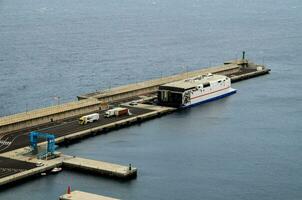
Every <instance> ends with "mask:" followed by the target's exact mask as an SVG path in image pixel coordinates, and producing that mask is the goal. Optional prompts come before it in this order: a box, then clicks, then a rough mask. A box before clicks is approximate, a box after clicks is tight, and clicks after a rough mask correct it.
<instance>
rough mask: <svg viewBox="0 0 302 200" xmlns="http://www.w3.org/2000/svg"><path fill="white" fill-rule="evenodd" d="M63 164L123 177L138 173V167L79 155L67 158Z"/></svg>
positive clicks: (133, 176) (126, 177) (72, 167)
mask: <svg viewBox="0 0 302 200" xmlns="http://www.w3.org/2000/svg"><path fill="white" fill-rule="evenodd" d="M63 166H64V167H68V168H71V169H80V170H85V171H90V172H92V173H97V174H101V175H105V176H111V177H117V178H122V179H130V178H135V177H136V175H137V169H136V168H135V167H131V168H130V167H129V166H123V165H117V164H112V163H108V162H102V161H96V160H89V159H84V158H78V157H70V158H65V159H64V161H63Z"/></svg>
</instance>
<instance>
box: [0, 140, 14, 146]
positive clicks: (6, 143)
mask: <svg viewBox="0 0 302 200" xmlns="http://www.w3.org/2000/svg"><path fill="white" fill-rule="evenodd" d="M11 143H12V142H9V141H5V140H0V144H2V145H6V146H8V145H11Z"/></svg>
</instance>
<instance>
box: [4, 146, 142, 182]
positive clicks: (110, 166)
mask: <svg viewBox="0 0 302 200" xmlns="http://www.w3.org/2000/svg"><path fill="white" fill-rule="evenodd" d="M56 155H57V157H56V158H54V159H50V160H40V159H37V158H36V157H35V156H32V155H31V154H28V151H27V148H22V149H18V150H15V151H10V152H6V153H3V154H1V157H0V164H1V163H4V164H1V166H3V167H2V168H0V186H4V185H7V184H10V183H13V182H16V181H19V180H22V179H26V178H29V177H32V176H35V175H40V174H41V173H45V172H46V173H47V174H48V173H50V171H51V170H52V169H53V168H55V167H62V168H63V169H65V168H69V169H78V170H80V171H83V172H85V173H86V172H90V173H91V174H93V173H95V174H99V175H101V176H108V177H114V178H120V179H132V178H135V177H136V176H137V168H135V167H132V166H131V167H129V165H118V164H114V163H109V162H104V161H97V160H91V159H85V158H80V157H74V156H69V155H64V154H61V153H60V152H56ZM37 163H40V164H41V166H36V164H37Z"/></svg>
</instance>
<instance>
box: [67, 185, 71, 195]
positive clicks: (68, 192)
mask: <svg viewBox="0 0 302 200" xmlns="http://www.w3.org/2000/svg"><path fill="white" fill-rule="evenodd" d="M70 192H71V189H70V185H68V188H67V194H70Z"/></svg>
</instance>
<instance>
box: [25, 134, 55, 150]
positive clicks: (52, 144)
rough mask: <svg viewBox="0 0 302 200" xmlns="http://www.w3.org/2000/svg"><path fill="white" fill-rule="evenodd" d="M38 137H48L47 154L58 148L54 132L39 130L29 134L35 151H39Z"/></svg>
mask: <svg viewBox="0 0 302 200" xmlns="http://www.w3.org/2000/svg"><path fill="white" fill-rule="evenodd" d="M38 138H46V140H47V150H46V155H48V154H49V153H50V154H51V155H52V154H54V152H55V150H56V145H55V142H56V141H55V136H54V135H52V134H48V133H40V132H37V131H32V132H30V135H29V140H30V146H31V148H32V149H33V150H34V152H38Z"/></svg>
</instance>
